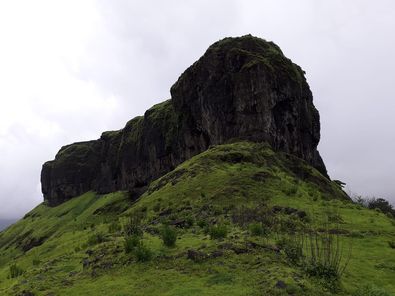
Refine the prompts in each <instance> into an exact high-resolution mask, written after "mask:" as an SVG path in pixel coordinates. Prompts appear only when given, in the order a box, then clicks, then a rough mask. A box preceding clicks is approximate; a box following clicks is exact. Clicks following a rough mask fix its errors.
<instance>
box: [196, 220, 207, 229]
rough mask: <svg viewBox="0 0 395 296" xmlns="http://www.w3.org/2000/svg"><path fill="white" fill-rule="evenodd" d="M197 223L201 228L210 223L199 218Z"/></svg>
mask: <svg viewBox="0 0 395 296" xmlns="http://www.w3.org/2000/svg"><path fill="white" fill-rule="evenodd" d="M196 224H197V225H198V226H199V227H200V228H205V227H207V225H208V223H207V221H206V220H199V221H197V223H196Z"/></svg>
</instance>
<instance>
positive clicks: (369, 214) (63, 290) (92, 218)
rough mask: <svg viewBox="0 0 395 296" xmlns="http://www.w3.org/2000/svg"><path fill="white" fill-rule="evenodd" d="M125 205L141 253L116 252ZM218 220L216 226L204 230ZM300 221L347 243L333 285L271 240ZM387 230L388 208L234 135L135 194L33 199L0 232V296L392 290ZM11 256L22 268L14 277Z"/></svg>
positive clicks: (394, 227)
mask: <svg viewBox="0 0 395 296" xmlns="http://www.w3.org/2000/svg"><path fill="white" fill-rule="evenodd" d="M165 107H166V105H160V106H157V107H156V108H165ZM152 112H153V113H152V115H149V116H154V113H155V110H153V111H152ZM301 171H302V172H303V174H302V176H303V178H302V177H301V174H300V172H301ZM274 209H277V210H276V211H274ZM287 211H288V212H293V214H292V213H291V214H290V213H287ZM295 211H297V212H295ZM301 213H303V215H301ZM298 215H300V216H298ZM137 216H138V217H140V218H141V228H142V230H143V231H144V233H143V235H142V236H141V244H142V245H143V246H144V248H145V251H146V250H148V252H149V254H150V256H149V257H150V258H149V260H147V261H145V260H139V257H138V256H136V253H135V252H134V251H131V252H125V235H124V233H123V229H125V228H124V227H125V225H127V223H128V221H130V217H137ZM301 217H302V218H301ZM195 221H196V222H195ZM165 225H171V227H174V228H175V229H177V231H176V234H177V237H176V239H175V245H174V247H171V248H169V247H167V246H165V245H164V243H163V240H162V236H161V235H162V230H163V228H164V226H165ZM251 225H255V228H257V225H258V226H259V229H255V231H252V230H251V229H252V228H251ZM261 225H262V228H263V229H264V230H265V235H258V234H259V233H260V232H261ZM222 227H223V228H225V229H226V236H222V235H221V237H218V238H217V239H210V229H218V228H222ZM303 227H307V228H308V229H320V228H324V227H327V228H329V229H336V230H337V231H339V233H340V235H339V236H340V240H341V242H342V246H344V248H345V249H346V248H347V247H348V246H349V245H351V244H352V256H351V260H350V262H349V264H348V268H347V269H346V271H345V273H344V275H343V277H342V278H341V280H340V282H339V285H338V288H337V289H336V290H333V289H329V288H328V287H327V285H325V283H323V282H322V280H321V279H317V278H314V277H311V276H309V275H308V274H306V272H305V271H304V269H303V266H300V265H298V264H296V263H294V262H292V260H289V259H288V258H287V256H286V254H285V253H284V251H282V250H281V251H279V249H278V246H277V245H276V242H277V241H278V240H279V239H280V238H282V237H284V236H286V235H288V234H287V233H288V232H289V231H290V229H293V228H295V229H300V228H303ZM98 238H99V239H98ZM394 238H395V223H394V220H393V219H392V220H391V219H389V218H388V217H387V216H385V215H384V214H382V213H379V212H377V211H374V210H369V209H366V208H363V207H361V206H359V205H356V204H353V203H352V202H351V201H350V200H349V199H348V198H347V196H346V195H345V194H344V192H342V191H341V189H340V188H339V187H338V186H337V185H336V184H334V183H333V182H330V181H329V180H327V179H325V178H324V177H323V176H321V175H320V173H319V172H318V171H316V170H315V169H313V168H311V167H309V166H308V165H307V164H306V163H305V162H303V161H301V160H299V159H297V158H295V157H291V156H287V155H286V154H283V153H275V152H273V151H272V150H271V149H270V148H269V147H268V146H267V145H264V144H253V143H249V142H239V143H233V144H227V145H221V146H215V147H212V148H211V149H209V150H208V151H206V152H203V153H202V154H199V155H197V156H195V157H194V158H192V159H191V160H189V161H186V162H185V163H183V164H181V165H180V166H179V167H177V168H176V169H175V170H174V171H172V172H170V173H169V174H167V175H165V176H163V177H162V178H160V179H158V180H156V181H154V182H152V183H151V185H150V186H149V188H148V190H147V192H146V193H145V194H143V195H142V196H141V198H140V199H139V200H138V201H137V202H132V201H131V200H129V199H128V195H127V194H126V193H123V192H115V193H111V194H107V195H103V196H99V195H96V194H95V193H93V192H88V193H86V194H84V195H82V196H80V197H76V198H73V199H71V200H69V201H67V202H66V203H64V204H61V205H59V206H57V207H53V208H50V207H48V206H46V205H45V204H41V205H39V206H38V207H36V208H35V209H34V210H32V211H31V212H30V213H28V214H27V215H26V216H25V218H24V219H22V220H20V221H18V222H17V223H16V224H14V225H13V226H11V227H9V228H8V229H7V230H5V231H3V232H1V233H0V295H18V293H20V292H21V291H23V290H25V291H32V292H34V293H35V295H48V294H50V293H53V294H54V295H289V294H292V295H350V294H353V293H354V292H355V291H357V290H358V289H360V288H362V287H361V286H363V285H368V284H372V285H375V286H378V287H380V288H381V289H383V290H385V291H386V292H387V294H388V295H392V294H394V293H395V285H394V281H393V279H394V278H395V250H394V249H392V248H391V247H390V245H389V243H388V242H389V241H393V240H394ZM32 242H33V244H32ZM30 247H31V248H30ZM133 248H134V247H132V249H133ZM193 252H195V253H196V254H199V256H201V258H202V260H198V261H196V262H195V261H194V260H192V259H191V258H189V257H188V256H189V255H188V253H193ZM143 257H144V256H143ZM140 261H144V262H140ZM13 264H16V266H18V268H20V269H21V270H23V273H22V274H20V275H19V274H18V276H17V277H14V278H12V277H10V276H9V275H10V266H12V265H13ZM278 281H283V282H284V283H285V284H286V289H278V288H276V287H275V286H276V283H277V282H278Z"/></svg>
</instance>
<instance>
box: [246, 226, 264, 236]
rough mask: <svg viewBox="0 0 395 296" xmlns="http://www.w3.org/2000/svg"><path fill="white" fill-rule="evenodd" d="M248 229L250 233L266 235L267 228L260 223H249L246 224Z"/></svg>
mask: <svg viewBox="0 0 395 296" xmlns="http://www.w3.org/2000/svg"><path fill="white" fill-rule="evenodd" d="M248 230H249V231H250V233H251V235H254V236H267V234H268V230H267V228H265V227H264V226H263V225H262V223H251V224H250V225H249V226H248Z"/></svg>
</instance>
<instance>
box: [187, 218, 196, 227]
mask: <svg viewBox="0 0 395 296" xmlns="http://www.w3.org/2000/svg"><path fill="white" fill-rule="evenodd" d="M185 222H186V226H187V227H192V226H193V225H194V224H195V218H193V216H188V217H186V219H185Z"/></svg>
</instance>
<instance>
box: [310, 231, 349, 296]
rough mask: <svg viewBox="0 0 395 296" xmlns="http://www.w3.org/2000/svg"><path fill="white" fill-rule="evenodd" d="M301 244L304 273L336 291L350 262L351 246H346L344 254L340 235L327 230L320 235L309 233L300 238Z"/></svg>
mask: <svg viewBox="0 0 395 296" xmlns="http://www.w3.org/2000/svg"><path fill="white" fill-rule="evenodd" d="M302 243H303V252H304V254H303V262H302V264H303V268H304V270H305V271H306V273H307V274H308V275H310V276H313V277H317V278H320V279H322V280H324V284H326V285H327V286H328V288H330V289H332V290H333V289H336V288H337V284H338V282H339V279H340V278H341V276H342V274H343V273H344V271H345V269H346V268H347V265H348V263H349V261H350V258H351V251H352V244H349V245H348V252H347V253H344V246H343V244H342V243H341V241H340V235H339V234H334V233H332V232H330V231H329V230H326V231H325V232H324V233H321V234H319V233H317V232H313V231H311V232H310V233H309V234H308V235H307V236H304V237H302ZM344 255H345V257H344Z"/></svg>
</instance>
